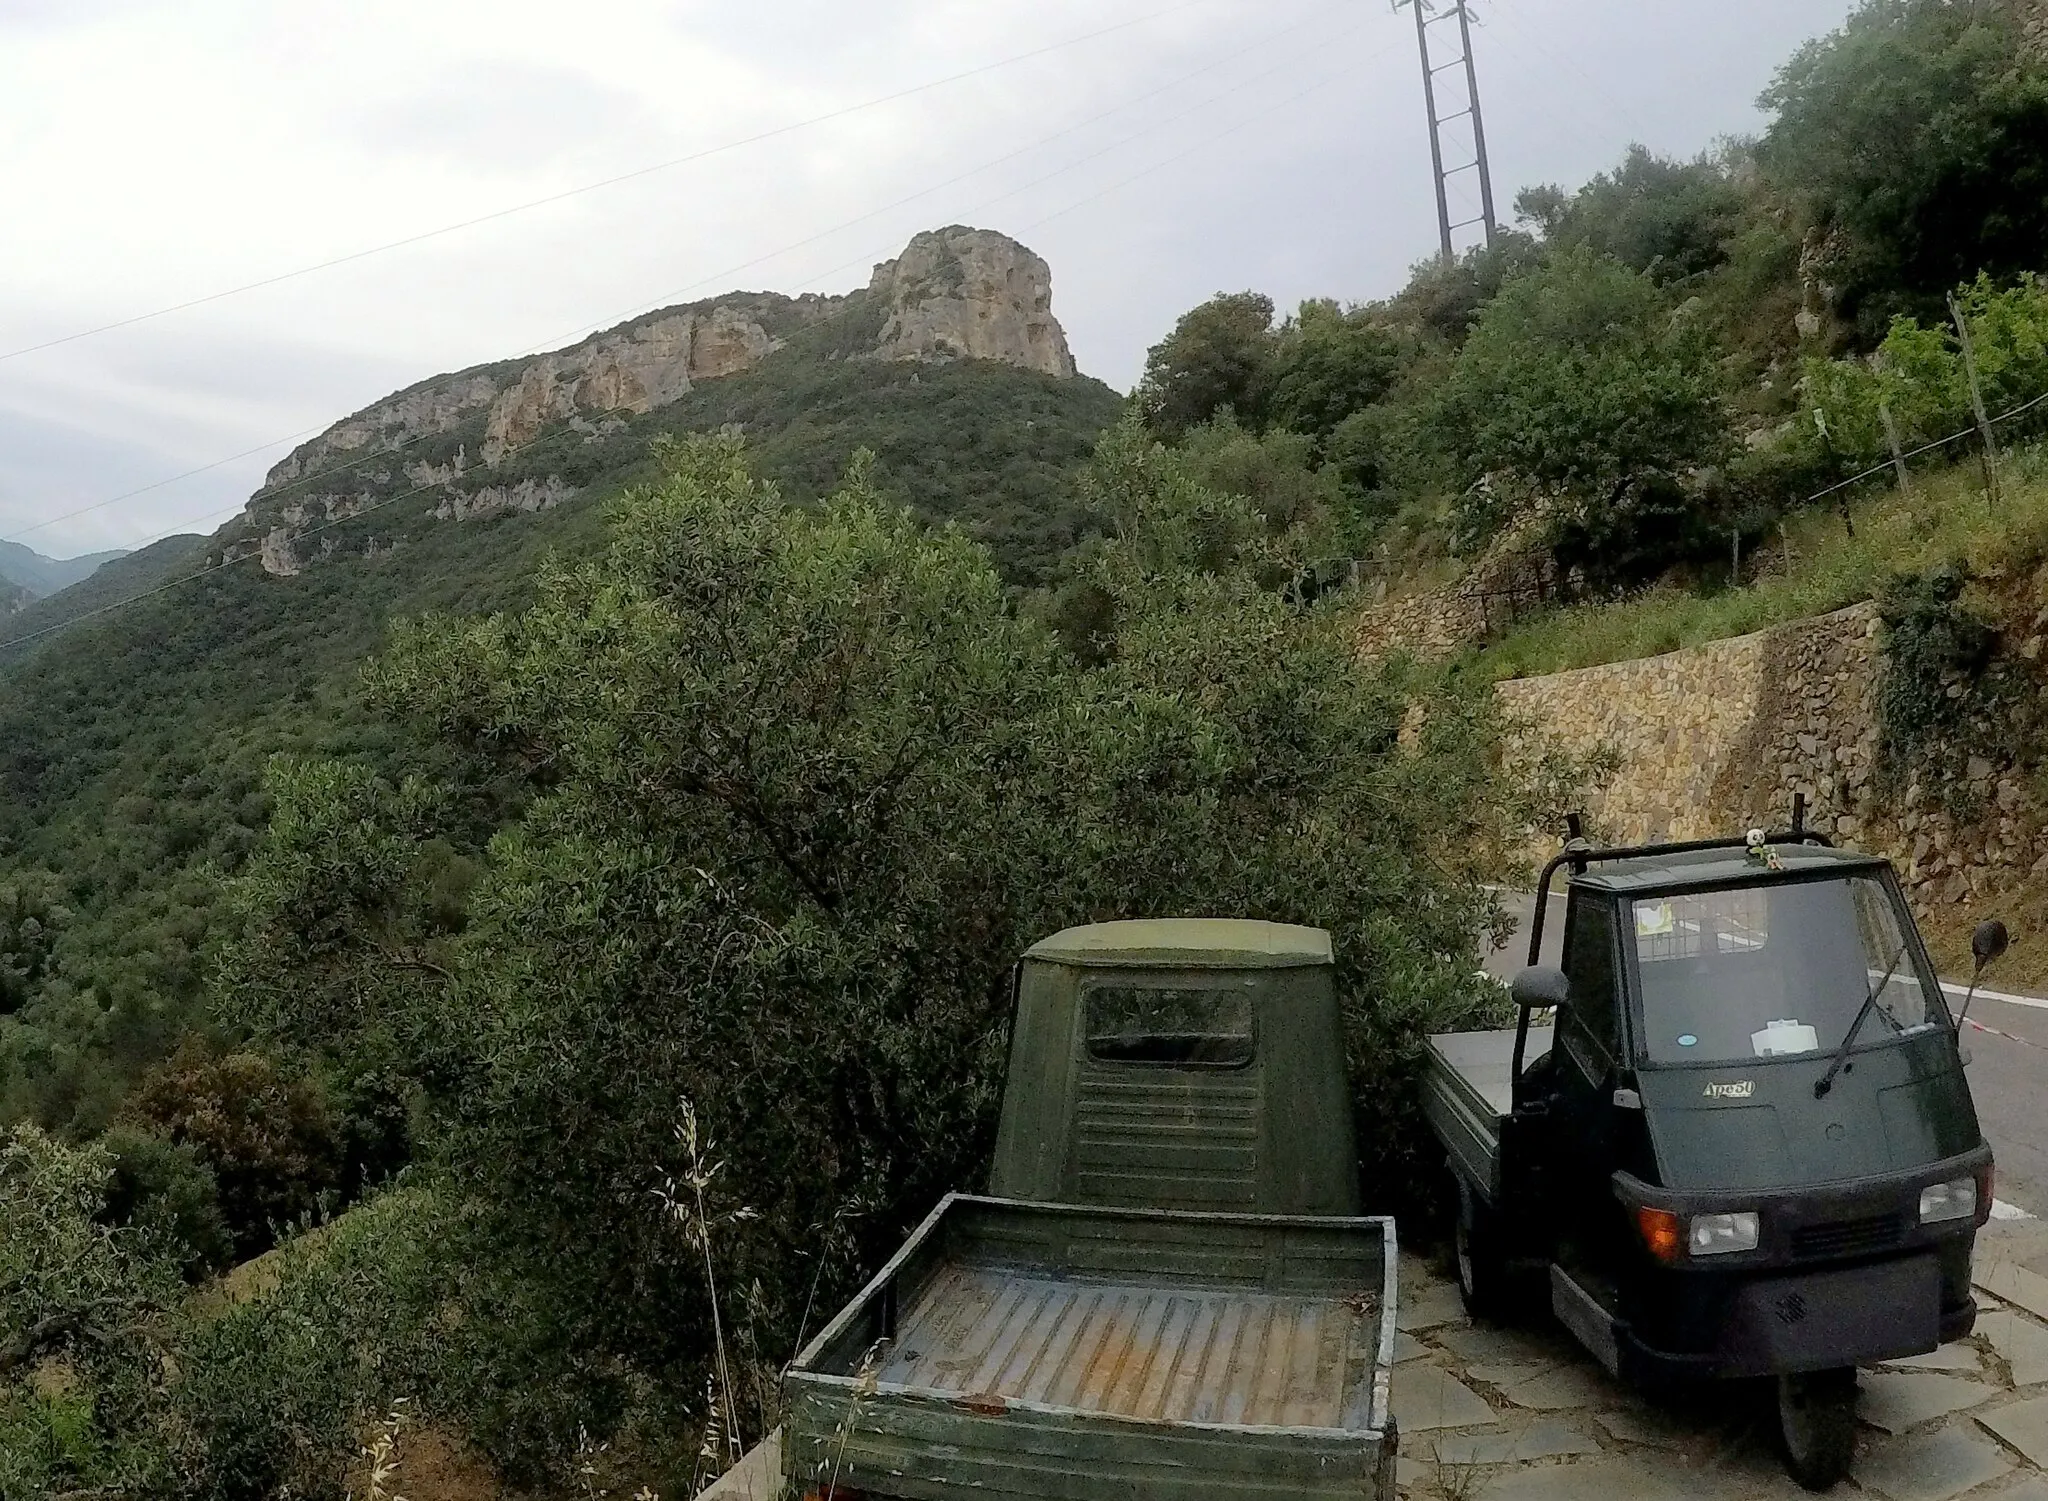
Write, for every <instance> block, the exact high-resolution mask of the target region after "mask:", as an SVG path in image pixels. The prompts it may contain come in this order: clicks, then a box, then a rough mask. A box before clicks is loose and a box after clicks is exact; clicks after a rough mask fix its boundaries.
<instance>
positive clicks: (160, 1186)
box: [100, 1126, 234, 1280]
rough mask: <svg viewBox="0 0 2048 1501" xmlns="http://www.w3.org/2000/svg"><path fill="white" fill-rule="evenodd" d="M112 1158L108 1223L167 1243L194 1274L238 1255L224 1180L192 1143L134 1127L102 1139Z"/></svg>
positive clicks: (187, 1273) (195, 1276)
mask: <svg viewBox="0 0 2048 1501" xmlns="http://www.w3.org/2000/svg"><path fill="white" fill-rule="evenodd" d="M100 1145H101V1146H103V1147H105V1148H106V1150H107V1153H108V1155H109V1156H110V1157H111V1158H112V1173H111V1175H110V1177H109V1179H108V1182H107V1190H106V1206H105V1208H104V1210H103V1211H102V1212H103V1214H104V1216H105V1218H106V1220H107V1223H109V1224H111V1225H117V1226H122V1227H125V1228H127V1229H131V1230H133V1231H135V1232H136V1233H137V1234H139V1235H142V1236H144V1237H145V1238H147V1239H148V1240H149V1241H150V1242H151V1243H153V1244H155V1245H157V1246H159V1247H161V1248H162V1249H163V1251H164V1253H165V1254H166V1255H168V1256H170V1257H171V1258H172V1259H173V1260H174V1261H176V1262H177V1264H178V1267H179V1269H180V1270H181V1271H183V1272H184V1274H185V1276H186V1277H187V1278H188V1279H193V1280H196V1279H198V1278H199V1277H202V1276H205V1275H207V1274H208V1273H212V1272H218V1271H220V1270H222V1269H223V1268H225V1267H226V1266H227V1265H228V1264H229V1263H230V1261H231V1260H232V1259H233V1250H234V1247H233V1243H232V1241H231V1240H230V1238H229V1235H228V1226H227V1221H226V1219H225V1218H224V1217H223V1216H222V1214H221V1208H220V1185H219V1184H218V1183H217V1182H215V1180H214V1176H213V1171H212V1169H210V1168H209V1167H207V1166H206V1164H205V1163H203V1162H201V1161H200V1160H199V1154H198V1152H197V1151H196V1150H195V1149H194V1148H193V1147H192V1146H191V1145H189V1144H185V1143H176V1142H170V1141H166V1140H164V1139H163V1138H162V1137H160V1136H153V1135H151V1134H149V1133H148V1132H146V1131H138V1130H136V1129H135V1128H134V1127H132V1126H116V1127H114V1128H113V1129H112V1130H110V1131H108V1132H106V1133H105V1134H104V1135H103V1136H101V1138H100Z"/></svg>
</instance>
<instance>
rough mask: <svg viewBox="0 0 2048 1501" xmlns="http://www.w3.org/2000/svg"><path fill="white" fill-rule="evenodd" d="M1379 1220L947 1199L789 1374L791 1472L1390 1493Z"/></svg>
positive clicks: (1171, 1499)
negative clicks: (1113, 1208) (1195, 1212)
mask: <svg viewBox="0 0 2048 1501" xmlns="http://www.w3.org/2000/svg"><path fill="white" fill-rule="evenodd" d="M1394 1266H1395V1259H1394V1256H1393V1243H1392V1226H1391V1224H1390V1222H1387V1221H1383V1220H1343V1219H1318V1218H1309V1217H1284V1216H1250V1215H1222V1214H1175V1213H1165V1212H1152V1211H1118V1210H1109V1209H1103V1208H1096V1207H1085V1206H1070V1205H1039V1204H1023V1203H1018V1202H1015V1201H1007V1200H997V1199H978V1198H967V1197H963V1196H958V1195H955V1196H949V1197H948V1198H947V1200H946V1201H945V1202H944V1203H942V1204H941V1205H940V1207H939V1209H938V1211H936V1212H935V1213H934V1214H933V1215H932V1216H931V1217H930V1218H929V1219H927V1220H926V1221H925V1223H924V1224H923V1225H922V1226H921V1227H920V1228H919V1230H918V1231H917V1233H916V1234H915V1235H914V1236H913V1237H912V1239H911V1241H910V1243H909V1244H907V1245H906V1246H905V1247H904V1249H903V1251H901V1252H899V1253H898V1255H897V1257H896V1258H895V1259H894V1260H893V1261H892V1262H891V1264H890V1266H889V1267H887V1268H885V1269H884V1271H883V1273H882V1274H881V1275H880V1276H878V1277H877V1278H876V1279H875V1280H874V1281H873V1282H871V1283H870V1284H869V1286H868V1287H867V1289H866V1290H865V1291H864V1292H863V1293H862V1294H861V1296H860V1297H859V1298H858V1299H856V1300H855V1302H854V1303H853V1304H852V1305H850V1306H849V1307H848V1309H847V1310H845V1311H844V1312H843V1313H842V1314H841V1315H840V1316H839V1318H837V1319H835V1320H834V1321H833V1324H832V1325H831V1326H830V1327H828V1328H827V1329H826V1331H825V1332H824V1333H823V1334H821V1335H820V1336H819V1338H818V1339H817V1340H816V1341H814V1342H813V1343H812V1345H811V1347H810V1348H809V1349H807V1350H806V1351H805V1352H804V1353H803V1355H802V1356H800V1357H799V1358H798V1360H797V1361H796V1363H795V1364H794V1365H792V1367H791V1368H790V1370H789V1372H788V1376H787V1381H788V1386H789V1391H790V1397H791V1410H790V1419H789V1428H788V1435H789V1436H788V1448H787V1460H786V1472H787V1474H788V1475H789V1476H790V1478H791V1479H792V1481H793V1482H798V1483H815V1482H816V1481H817V1479H819V1478H820V1477H821V1476H823V1477H825V1478H830V1476H831V1475H832V1474H834V1473H836V1474H837V1477H838V1479H839V1481H840V1483H841V1484H843V1485H846V1486H849V1487H858V1488H861V1489H864V1490H867V1491H869V1492H871V1493H875V1494H880V1495H889V1496H901V1497H909V1498H922V1497H931V1498H939V1497H946V1496H953V1497H957V1496H960V1495H963V1494H966V1493H968V1492H970V1491H971V1492H973V1493H976V1494H980V1495H986V1496H994V1497H1017V1498H1026V1497H1030V1498H1054V1497H1059V1498H1073V1501H1101V1498H1103V1497H1107V1496H1115V1497H1119V1498H1131V1501H1197V1498H1200V1501H1232V1498H1238V1497H1246V1498H1250V1497H1260V1498H1265V1497H1279V1496H1302V1497H1324V1496H1328V1497H1333V1498H1334V1497H1337V1496H1343V1497H1347V1498H1356V1497H1358V1496H1360V1495H1382V1494H1390V1491H1388V1490H1386V1489H1385V1486H1386V1485H1387V1484H1388V1483H1390V1480H1391V1475H1392V1470H1391V1459H1390V1458H1389V1456H1390V1454H1391V1450H1392V1447H1393V1425H1392V1419H1391V1416H1390V1413H1389V1410H1388V1404H1387V1397H1388V1374H1389V1371H1390V1369H1391V1365H1392V1357H1393V1329H1394V1315H1395V1308H1394V1297H1395V1284H1394Z"/></svg>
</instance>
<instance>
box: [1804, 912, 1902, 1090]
mask: <svg viewBox="0 0 2048 1501" xmlns="http://www.w3.org/2000/svg"><path fill="white" fill-rule="evenodd" d="M1905 957H1906V944H1905V942H1904V941H1901V942H1900V944H1899V951H1898V952H1897V953H1896V954H1893V955H1892V962H1891V963H1889V964H1887V965H1886V966H1885V967H1884V976H1883V978H1881V979H1880V980H1879V981H1878V982H1877V983H1876V984H1875V985H1873V986H1871V987H1870V994H1869V995H1867V996H1865V997H1864V998H1863V1005H1862V1006H1861V1007H1860V1008H1859V1009H1858V1010H1857V1012H1856V1020H1854V1021H1852V1022H1850V1023H1849V1032H1848V1035H1847V1036H1845V1037H1844V1038H1843V1039H1842V1045H1841V1046H1840V1047H1839V1048H1837V1049H1835V1061H1834V1062H1833V1063H1830V1064H1829V1065H1828V1071H1827V1072H1826V1073H1824V1074H1822V1075H1821V1076H1820V1077H1819V1078H1818V1079H1816V1080H1814V1081H1813V1097H1814V1098H1815V1099H1816V1100H1819V1099H1825V1098H1826V1096H1827V1092H1828V1091H1829V1090H1831V1089H1833V1088H1834V1087H1835V1075H1836V1074H1839V1073H1840V1072H1841V1071H1842V1065H1843V1064H1845V1063H1847V1062H1848V1061H1849V1049H1850V1048H1851V1047H1852V1046H1854V1044H1855V1042H1856V1034H1857V1033H1858V1032H1860V1031H1862V1030H1863V1023H1864V1021H1865V1020H1866V1019H1867V1018H1868V1017H1869V1015H1870V1013H1871V1011H1872V1010H1873V1009H1874V1008H1875V1007H1876V1005H1877V998H1878V997H1879V996H1880V995H1883V994H1884V988H1885V986H1887V985H1889V984H1891V983H1892V976H1893V975H1894V974H1896V973H1897V972H1898V968H1899V961H1900V960H1901V959H1903V958H1905ZM1885 1014H1886V1015H1887V1016H1889V1015H1890V1014H1891V1013H1890V1012H1889V1011H1887V1012H1886V1013H1885Z"/></svg>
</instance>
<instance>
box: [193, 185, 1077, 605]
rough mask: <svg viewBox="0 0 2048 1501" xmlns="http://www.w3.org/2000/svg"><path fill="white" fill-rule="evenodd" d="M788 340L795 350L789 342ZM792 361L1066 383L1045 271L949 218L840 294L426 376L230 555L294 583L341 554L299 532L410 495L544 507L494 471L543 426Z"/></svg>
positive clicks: (245, 527) (690, 307)
mask: <svg viewBox="0 0 2048 1501" xmlns="http://www.w3.org/2000/svg"><path fill="white" fill-rule="evenodd" d="M792 346H794V347H792ZM785 348H787V349H789V355H788V357H790V358H803V357H807V356H806V354H805V351H808V352H809V354H808V357H813V358H818V359H885V360H926V361H945V360H959V359H969V360H992V361H999V362H1001V363H1003V364H1008V365H1015V366H1019V367H1021V368H1023V369H1026V370H1032V371H1036V372H1038V373H1040V374H1043V375H1048V376H1054V377H1062V378H1064V377H1069V376H1072V375H1074V374H1075V373H1076V372H1075V368H1074V357H1073V355H1072V353H1071V352H1069V350H1068V348H1067V336H1066V334H1065V333H1064V332H1063V331H1062V330H1061V328H1060V325H1059V320H1058V319H1056V318H1055V317H1053V314H1052V270H1051V268H1050V267H1049V266H1047V265H1046V263H1045V261H1044V260H1043V258H1041V257H1040V256H1038V255H1035V254H1034V253H1033V252H1031V251H1030V250H1028V249H1026V248H1025V247H1024V246H1023V245H1020V244H1018V243H1017V242H1016V241H1015V240H1013V239H1011V238H1010V237H1009V236H1007V235H1003V234H998V233H996V232H995V231H993V230H987V229H973V228H970V227H968V226H966V225H958V224H956V225H952V226H949V227H947V228H945V229H937V230H927V231H925V232H924V233H922V234H919V235H916V236H914V237H913V238H912V239H911V241H910V243H909V245H907V246H906V247H905V248H904V250H903V253H902V254H901V255H899V256H897V257H896V258H895V259H894V260H889V261H884V262H882V263H881V264H880V265H878V266H876V267H875V270H874V275H873V277H872V278H871V279H870V281H869V283H868V285H867V286H866V287H864V288H861V289H859V290H857V291H854V292H851V293H848V294H846V295H845V296H840V297H830V296H821V295H819V294H816V293H807V294H805V295H803V296H801V297H787V296H783V295H782V294H780V293H775V292H732V293H728V294H726V295H724V296H722V297H714V298H708V299H706V300H704V301H702V302H693V303H687V304H684V305H681V306H678V307H668V308H660V309H657V310H655V311H654V312H650V313H644V314H642V315H641V316H640V317H638V318H634V319H631V320H629V321H628V322H625V323H622V324H619V325H618V326H617V327H615V328H610V329H607V330H605V331H604V332H602V333H597V334H592V335H591V336H590V337H588V338H586V339H583V340H582V341H580V342H579V343H576V344H572V345H570V346H569V347H567V348H565V349H557V350H552V351H550V352H548V353H546V354H539V355H534V356H531V357H527V358H522V359H515V360H505V361H501V362H499V363H497V364H492V365H479V366H476V367H474V368H472V369H469V370H463V371H458V372H456V373H455V374H452V375H442V376H436V377H434V378H433V379H431V380H425V381H421V382H420V383H419V384H418V385H415V386H410V387H408V388H406V389H405V390H403V391H399V392H395V393H394V394H392V395H390V396H387V397H385V398H384V399H383V400H382V401H379V402H376V403H374V404H373V405H371V406H369V407H366V408H364V409H363V410H362V411H360V412H357V413H355V414H353V415H352V416H349V417H345V418H343V419H342V420H341V421H340V422H337V423H335V424H334V425H333V426H332V427H330V428H328V429H327V430H326V431H325V432H323V433H322V434H320V436H319V437H317V438H314V439H313V440H312V441H311V442H309V443H305V444H302V445H301V446H300V447H298V448H297V449H295V450H293V452H292V453H291V454H289V455H288V456H287V457H286V458H285V459H284V460H283V462H281V463H279V464H278V465H277V466H276V467H275V468H273V469H272V470H271V471H270V473H269V474H268V475H267V476H266V477H265V479H264V483H263V488H262V489H260V490H258V491H257V492H256V494H255V495H253V496H252V497H250V500H249V504H248V507H247V509H246V511H245V513H244V516H243V517H242V518H241V520H240V521H239V522H238V523H233V524H231V526H230V528H229V529H228V530H230V531H233V532H235V533H237V535H236V536H234V537H232V538H229V539H224V555H234V554H237V553H244V552H245V553H249V554H255V555H258V556H260V558H261V561H262V564H263V567H264V568H265V569H266V570H267V571H268V572H270V573H273V574H280V575H290V574H294V573H297V572H299V571H300V570H301V569H303V568H305V567H307V566H309V565H310V564H313V563H317V562H320V561H322V559H323V558H325V557H328V556H331V555H332V554H333V551H334V546H335V544H334V539H333V538H331V537H326V536H323V537H322V538H321V541H320V543H319V544H318V545H317V547H314V546H313V545H311V544H309V543H307V542H306V541H305V540H304V538H305V534H306V533H308V532H311V531H316V530H323V529H324V528H326V527H327V526H329V525H331V524H332V523H335V522H338V521H341V520H344V519H346V518H348V517H350V516H353V515H357V514H360V513H362V512H364V511H366V510H370V509H372V508H373V507H377V506H379V505H381V503H382V502H383V501H384V500H386V499H388V498H391V496H392V493H393V492H394V491H397V490H401V489H404V488H405V487H408V486H409V487H412V493H418V491H420V490H423V489H432V490H437V491H439V492H442V493H440V494H438V495H437V497H436V499H435V502H434V504H433V506H432V514H433V515H434V516H435V517H438V518H440V519H442V520H453V521H466V520H473V519H477V518H481V517H485V516H490V515H495V514H497V513H499V512H502V511H533V510H545V509H547V508H548V507H550V506H553V505H555V504H557V503H559V502H560V501H562V500H565V499H567V498H569V497H570V496H572V495H574V494H575V493H576V491H575V488H574V486H573V485H571V484H570V483H568V482H567V481H565V480H563V479H561V478H560V477H558V476H556V475H552V474H523V475H512V474H508V473H506V472H505V471H504V470H503V469H501V468H500V465H501V463H502V461H504V460H505V459H506V458H507V457H508V456H510V455H513V454H516V453H519V452H520V451H521V450H523V449H525V448H526V447H527V446H528V445H529V444H531V443H532V442H533V441H534V440H535V439H536V438H538V437H540V436H541V434H542V433H544V432H549V431H554V430H559V429H562V428H567V429H569V430H571V431H572V432H577V433H581V434H583V435H584V437H585V438H586V439H590V440H594V439H596V438H600V437H602V436H604V435H605V434H606V433H608V432H611V431H613V430H615V429H616V428H617V427H618V426H619V425H620V424H621V423H623V422H625V421H627V420H629V419H630V418H632V417H634V416H638V415H640V414H642V413H646V412H650V411H653V410H655V409H656V408H658V407H663V406H666V405H668V404H669V403H671V402H674V401H677V400H680V399H681V398H682V397H683V396H684V395H686V394H687V393H688V392H689V391H690V390H691V389H693V388H694V387H695V386H697V385H698V384H700V383H701V382H704V381H711V380H719V379H723V378H725V377H728V376H731V375H735V374H738V373H739V372H741V371H745V370H750V369H753V368H754V367H755V366H758V365H759V364H761V362H762V361H764V360H766V359H768V358H769V357H770V356H771V355H774V354H776V353H777V351H780V350H783V349H785Z"/></svg>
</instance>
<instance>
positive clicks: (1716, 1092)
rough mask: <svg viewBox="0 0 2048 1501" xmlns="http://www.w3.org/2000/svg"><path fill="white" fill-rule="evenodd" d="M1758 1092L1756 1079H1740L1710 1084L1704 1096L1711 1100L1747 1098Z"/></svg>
mask: <svg viewBox="0 0 2048 1501" xmlns="http://www.w3.org/2000/svg"><path fill="white" fill-rule="evenodd" d="M1755 1093H1756V1080H1754V1079H1738V1080H1736V1081H1735V1083H1733V1084H1709V1085H1708V1086H1707V1092H1706V1095H1705V1096H1704V1098H1706V1099H1709V1100H1746V1099H1748V1098H1749V1097H1750V1096H1751V1095H1753V1094H1755Z"/></svg>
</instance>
